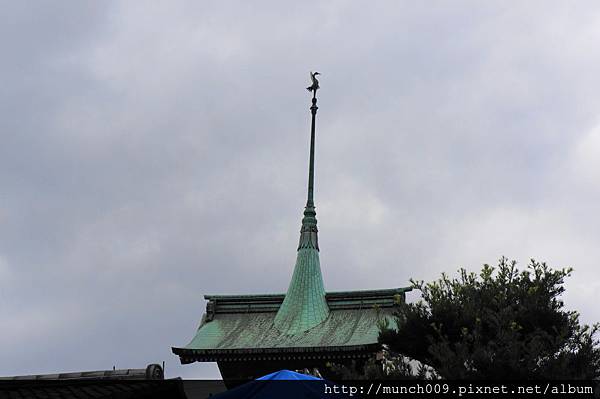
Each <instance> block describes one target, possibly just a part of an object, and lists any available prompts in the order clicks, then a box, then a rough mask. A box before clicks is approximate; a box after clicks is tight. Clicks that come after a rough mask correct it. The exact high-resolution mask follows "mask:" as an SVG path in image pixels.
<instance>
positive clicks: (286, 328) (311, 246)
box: [274, 72, 329, 335]
mask: <svg viewBox="0 0 600 399" xmlns="http://www.w3.org/2000/svg"><path fill="white" fill-rule="evenodd" d="M316 75H320V73H319V72H314V73H311V75H310V77H311V80H312V85H311V86H309V87H307V90H309V91H311V92H312V94H313V97H312V106H311V107H310V112H311V114H312V121H311V127H310V161H309V166H308V198H307V200H306V207H305V208H304V217H303V218H302V227H301V229H300V240H299V243H298V254H297V256H296V266H295V267H294V274H293V275H292V281H290V285H289V287H288V291H287V293H286V295H285V299H284V300H283V303H282V304H281V307H280V308H279V310H278V312H277V315H276V316H275V320H274V323H275V327H277V328H278V329H279V330H280V331H282V332H284V333H286V334H289V335H295V334H298V333H302V332H304V331H308V330H310V329H311V328H312V327H314V326H316V325H318V324H320V323H321V322H323V321H324V320H325V319H327V317H328V316H329V306H327V300H326V299H325V288H324V286H323V275H322V274H321V264H320V261H319V240H318V236H317V233H318V229H317V218H316V215H317V212H316V211H315V204H314V200H313V191H314V181H315V119H316V116H317V109H318V107H317V90H318V89H319V81H318V80H317V77H316Z"/></svg>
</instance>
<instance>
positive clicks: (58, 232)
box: [0, 0, 600, 378]
mask: <svg viewBox="0 0 600 399" xmlns="http://www.w3.org/2000/svg"><path fill="white" fill-rule="evenodd" d="M251 3H252V6H250V4H251ZM484 3H485V5H484ZM365 4H366V3H365V2H362V1H354V2H350V1H328V2H295V3H294V2H285V4H284V3H282V2H276V1H273V2H259V3H258V4H257V3H256V2H247V1H246V2H243V1H242V2H237V3H235V2H221V1H218V2H215V1H213V2H199V1H189V2H178V1H171V0H170V1H163V2H148V1H138V2H133V1H132V2H129V1H127V2H125V1H121V2H109V1H102V2H100V1H93V2H92V1H89V2H86V1H79V0H77V1H61V2H49V1H39V2H19V1H3V2H2V11H1V12H0V51H1V53H0V54H1V57H2V58H1V62H0V82H1V89H0V326H1V328H0V331H1V332H0V358H1V360H0V375H19V374H33V373H53V372H63V371H81V370H97V369H109V368H112V367H113V365H115V366H116V367H117V368H141V367H145V366H146V365H147V364H149V363H160V362H162V361H163V360H164V361H165V362H166V371H167V375H168V376H182V377H195V378H203V377H204V378H209V377H217V376H218V375H219V374H218V370H217V368H216V365H215V364H198V363H196V364H193V365H186V366H181V365H179V359H178V358H177V357H176V356H175V355H173V354H172V353H171V349H170V348H171V346H183V345H185V344H187V343H188V342H189V340H190V339H191V338H192V337H193V335H194V332H195V329H196V328H197V326H198V323H199V320H200V317H201V315H202V313H203V312H204V308H205V302H204V300H203V295H205V294H245V293H282V292H285V291H286V289H287V285H288V282H289V279H290V277H291V273H292V268H293V266H294V261H295V253H296V245H297V240H298V236H299V228H300V219H301V216H302V210H303V206H304V203H305V198H306V183H307V168H308V146H309V133H310V112H309V110H308V107H309V106H310V95H309V93H308V92H307V91H306V90H305V87H306V86H308V85H309V76H308V73H309V71H310V70H318V71H320V72H322V74H323V75H322V76H321V90H320V91H319V112H318V117H317V142H316V179H315V181H316V188H315V201H316V206H317V218H318V220H319V229H320V246H321V265H322V270H323V275H324V279H325V287H326V289H327V290H328V291H336V290H355V289H376V288H391V287H402V286H407V285H409V281H408V280H409V279H410V278H415V279H423V280H432V279H435V278H437V277H439V276H440V274H441V273H442V272H446V273H448V274H450V275H455V271H456V270H457V269H458V268H460V267H465V268H467V269H468V270H472V271H477V270H479V269H480V267H481V266H482V265H483V264H484V263H489V264H495V263H496V262H497V260H498V258H499V257H500V256H502V255H505V256H507V257H508V258H510V259H515V260H517V261H518V262H519V265H520V266H521V267H525V266H526V265H527V263H528V260H529V259H530V258H535V259H537V260H540V261H546V262H548V264H549V265H551V266H552V267H555V268H561V267H567V266H572V267H574V268H575V272H574V274H573V276H572V277H571V278H569V279H567V281H566V290H567V291H566V293H565V295H564V300H565V304H566V307H567V308H569V309H576V310H579V311H580V312H581V317H582V320H583V321H584V322H586V323H592V322H595V321H600V306H598V292H599V290H600V280H599V278H598V277H599V274H600V272H599V268H600V264H599V260H600V185H599V182H600V95H599V94H598V93H599V89H600V74H599V73H598V71H599V70H600V47H599V46H598V43H600V3H598V2H596V1H577V2H565V1H556V2H551V1H546V0H544V1H538V2H535V1H528V2H519V1H512V2H507V1H496V2H480V1H471V2H462V1H456V0H454V1H451V2H450V1H439V2H438V1H428V2H423V1H412V2H401V1H396V0H394V1H390V2H383V1H381V2H377V3H375V4H373V3H369V4H370V5H369V6H368V7H366V6H365ZM408 298H409V300H415V299H417V298H418V294H417V293H411V294H409V296H408Z"/></svg>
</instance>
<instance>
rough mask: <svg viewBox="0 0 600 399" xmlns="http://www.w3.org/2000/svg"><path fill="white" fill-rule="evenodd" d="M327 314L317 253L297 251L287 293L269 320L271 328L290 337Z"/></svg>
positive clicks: (319, 321) (312, 250)
mask: <svg viewBox="0 0 600 399" xmlns="http://www.w3.org/2000/svg"><path fill="white" fill-rule="evenodd" d="M328 315H329V307H328V306H327V301H326V300H325V288H324V287H323V277H322V276H321V266H320V265H319V252H318V251H317V250H316V249H314V248H301V249H299V250H298V255H297V259H296V267H295V268H294V275H293V276H292V281H291V282H290V286H289V288H288V291H287V294H286V295H285V299H284V301H283V304H282V305H281V307H280V308H279V311H278V312H277V316H275V319H274V320H273V321H274V323H275V327H276V328H277V329H278V330H279V331H280V332H281V333H283V334H286V335H294V334H298V333H301V332H304V331H307V330H309V329H310V328H312V327H314V326H316V325H317V324H319V323H321V322H323V321H324V320H325V319H326V318H327V316H328Z"/></svg>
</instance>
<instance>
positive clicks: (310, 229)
mask: <svg viewBox="0 0 600 399" xmlns="http://www.w3.org/2000/svg"><path fill="white" fill-rule="evenodd" d="M315 74H317V75H318V74H319V72H315ZM315 74H312V73H311V78H312V79H313V85H312V86H309V87H307V89H308V90H311V91H312V92H313V98H312V106H311V107H310V113H311V114H312V120H311V124H310V161H309V163H308V198H307V200H306V207H304V217H303V218H302V229H301V230H300V242H299V243H298V249H300V248H314V249H316V250H317V251H318V250H319V238H318V236H317V232H318V229H317V218H316V216H317V212H316V211H315V202H314V200H313V192H314V187H315V119H316V118H317V110H318V109H319V107H317V90H318V89H319V81H318V80H317V78H316V77H315Z"/></svg>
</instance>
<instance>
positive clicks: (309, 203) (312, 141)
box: [306, 90, 319, 206]
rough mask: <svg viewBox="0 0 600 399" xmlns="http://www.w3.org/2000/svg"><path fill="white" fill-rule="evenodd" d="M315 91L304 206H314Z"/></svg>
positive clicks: (311, 109) (315, 91) (314, 93)
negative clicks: (306, 195)
mask: <svg viewBox="0 0 600 399" xmlns="http://www.w3.org/2000/svg"><path fill="white" fill-rule="evenodd" d="M317 109H319V107H317V90H314V91H313V98H312V106H311V107H310V112H311V113H312V121H311V125H310V163H309V167H308V200H307V201H306V206H314V200H313V191H314V186H315V119H316V116H317Z"/></svg>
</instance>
